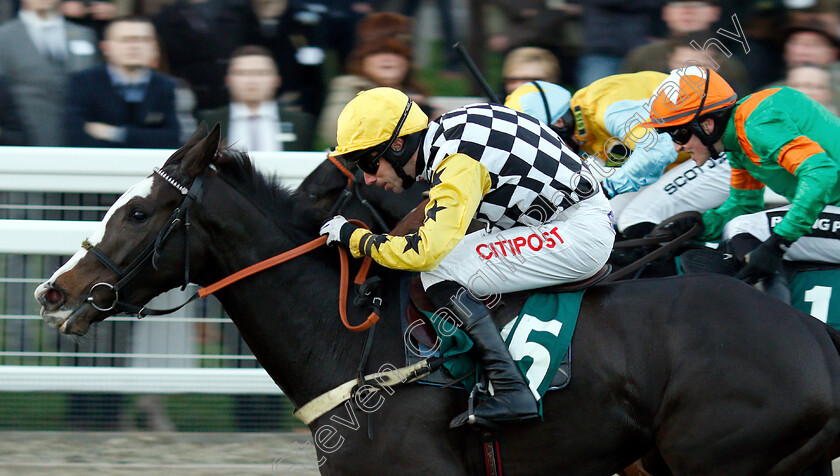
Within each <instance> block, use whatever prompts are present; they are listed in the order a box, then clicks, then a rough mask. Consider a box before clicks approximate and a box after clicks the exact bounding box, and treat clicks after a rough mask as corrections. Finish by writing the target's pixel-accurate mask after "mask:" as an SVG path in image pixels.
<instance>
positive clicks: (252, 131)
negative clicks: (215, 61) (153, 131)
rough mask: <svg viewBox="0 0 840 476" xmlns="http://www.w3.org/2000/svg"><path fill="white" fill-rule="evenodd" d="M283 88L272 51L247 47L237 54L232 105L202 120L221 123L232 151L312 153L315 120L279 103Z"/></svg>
mask: <svg viewBox="0 0 840 476" xmlns="http://www.w3.org/2000/svg"><path fill="white" fill-rule="evenodd" d="M281 84H282V78H281V76H280V72H279V71H278V70H277V64H276V63H275V62H274V59H273V58H272V56H271V51H270V50H269V49H267V48H264V47H262V46H253V45H248V46H243V47H240V48H238V49H237V50H236V51H234V52H233V55H231V59H230V65H229V66H228V72H227V76H226V77H225V85H226V86H227V89H228V94H229V95H230V98H231V102H230V104H229V105H227V106H225V107H222V108H219V109H213V110H209V111H199V114H198V116H199V119H201V120H203V121H205V122H207V123H209V124H215V123H217V122H218V123H219V124H220V125H221V127H222V135H223V136H225V140H226V142H227V144H228V145H229V146H230V147H233V148H236V149H238V150H242V151H246V152H247V151H255V150H257V151H272V152H274V151H281V150H309V149H310V148H311V146H312V126H313V124H314V120H313V119H312V116H310V115H309V114H307V113H305V112H302V111H298V110H295V109H293V108H289V107H285V106H284V105H282V104H280V103H278V102H277V90H278V88H279V87H280V85H281Z"/></svg>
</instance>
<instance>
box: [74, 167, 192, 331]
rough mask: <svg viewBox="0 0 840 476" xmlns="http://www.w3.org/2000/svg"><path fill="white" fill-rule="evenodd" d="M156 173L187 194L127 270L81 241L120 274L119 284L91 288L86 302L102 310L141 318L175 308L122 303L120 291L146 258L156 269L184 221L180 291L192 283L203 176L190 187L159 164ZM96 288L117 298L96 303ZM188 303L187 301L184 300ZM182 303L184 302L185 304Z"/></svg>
mask: <svg viewBox="0 0 840 476" xmlns="http://www.w3.org/2000/svg"><path fill="white" fill-rule="evenodd" d="M154 173H155V174H157V175H159V176H160V177H161V178H163V179H164V180H165V181H166V182H167V183H168V184H170V185H172V186H173V187H175V188H176V189H178V191H179V192H180V193H181V195H182V196H183V197H184V199H183V201H181V204H180V205H179V206H178V207H177V208H175V210H173V211H172V214H171V215H170V216H169V219H168V220H167V221H166V223H165V224H164V225H163V228H162V229H161V230H160V232H158V234H157V236H156V237H155V239H154V240H153V241H152V242H150V243H149V244H148V245H146V247H145V248H144V249H143V251H141V252H140V254H139V255H137V257H136V258H134V260H132V261H131V263H129V264H128V266H126V267H125V269H122V268H120V266H119V265H117V264H116V263H114V261H113V260H111V259H110V258H108V256H107V255H106V254H105V253H103V252H102V251H101V250H99V249H98V248H97V247H96V246H95V245H92V244H91V243H90V241H88V240H84V241H83V242H82V248H83V249H85V250H87V251H89V252H90V253H91V254H93V256H94V257H95V258H96V259H97V260H99V262H100V263H102V264H103V265H104V266H105V267H107V268H108V269H110V270H111V271H112V272H113V273H114V274H115V275H116V276H117V283H116V284H113V285H112V284H110V283H106V282H100V283H96V284H94V285H93V286H91V288H90V291H89V296H88V298H87V302H89V303H90V305H91V306H93V308H94V309H96V310H98V311H102V312H108V311H112V310H117V311H118V312H126V313H129V314H136V315H137V317H138V318H142V317H143V316H144V315H148V314H155V315H157V314H164V313H167V312H172V311H173V310H166V311H157V310H154V309H147V308H146V307H145V306H137V305H134V304H131V303H128V302H123V301H120V300H119V291H120V290H121V289H122V288H123V287H125V285H126V284H128V282H129V281H131V280H132V279H134V277H135V276H137V274H138V273H139V272H140V270H141V268H142V267H143V265H145V264H146V262H147V261H149V260H151V262H152V267H154V268H155V269H157V258H158V256H159V255H160V251H161V249H162V248H163V245H164V243H165V242H166V239H167V238H169V235H170V234H171V233H172V231H173V230H174V229H175V228H176V227H178V225H180V224H181V223H183V224H184V232H185V234H186V236H185V237H184V285H183V286H182V287H181V290H183V289H185V288H186V286H187V284H189V282H190V248H189V246H190V244H189V243H190V208H192V206H193V205H194V204H195V202H196V200H197V199H198V195H199V193H200V192H201V189H202V188H203V187H204V175H203V174H199V175H198V176H196V177H195V180H194V181H193V183H192V185H191V186H190V187H189V188H188V187H186V186H184V185H182V184H181V183H180V182H178V181H177V180H175V179H174V178H173V177H172V176H170V175H169V174H167V173H166V172H164V171H163V170H161V169H160V168H159V167H155V168H154ZM97 287H104V288H108V289H110V290H111V292H113V293H114V300H113V302H112V303H111V304H110V306H103V305H99V304H97V303H96V301H95V299H94V297H93V291H94V289H96V288H97ZM184 304H186V303H184ZM182 306H183V305H182Z"/></svg>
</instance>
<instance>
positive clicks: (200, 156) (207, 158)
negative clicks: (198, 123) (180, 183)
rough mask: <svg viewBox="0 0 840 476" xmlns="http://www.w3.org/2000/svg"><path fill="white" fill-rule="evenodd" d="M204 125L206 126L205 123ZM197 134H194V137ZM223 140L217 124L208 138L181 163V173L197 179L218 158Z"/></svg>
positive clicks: (191, 150) (192, 149)
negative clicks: (217, 154)
mask: <svg viewBox="0 0 840 476" xmlns="http://www.w3.org/2000/svg"><path fill="white" fill-rule="evenodd" d="M202 125H204V123H203V122H202ZM204 127H205V128H206V127H207V126H206V125H204ZM199 129H200V127H199ZM196 134H197V132H196ZM196 134H193V137H195V135H196ZM221 138H222V131H221V127H220V126H219V124H218V123H217V124H216V125H215V126H214V127H213V130H212V131H210V133H208V134H206V137H204V138H203V139H201V140H200V141H198V143H197V144H195V145H194V146H192V147H191V148H190V150H188V151H187V153H186V155H184V160H182V161H181V172H182V173H184V174H186V175H187V176H188V177H195V176H196V175H198V174H200V173H201V172H202V171H203V170H204V169H206V168H207V166H209V165H210V164H211V163H213V162H214V160H215V158H216V152H218V151H219V146H220V145H221Z"/></svg>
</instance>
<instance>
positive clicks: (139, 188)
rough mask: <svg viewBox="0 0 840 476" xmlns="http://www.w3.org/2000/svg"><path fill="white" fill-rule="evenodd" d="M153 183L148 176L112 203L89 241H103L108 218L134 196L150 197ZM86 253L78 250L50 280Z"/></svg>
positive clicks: (93, 243)
mask: <svg viewBox="0 0 840 476" xmlns="http://www.w3.org/2000/svg"><path fill="white" fill-rule="evenodd" d="M153 183H154V179H153V178H152V177H148V178H146V179H145V180H143V181H142V182H140V183H138V184H135V185H134V186H132V187H131V188H130V189H128V191H127V192H125V193H124V194H122V196H120V198H118V199H117V201H116V202H114V204H113V205H111V208H109V209H108V213H106V214H105V218H103V219H102V221H101V222H100V223H99V226H98V227H97V228H96V231H94V232H93V234H92V235H91V236H90V238H88V242H89V243H90V244H91V245H92V246H96V245H97V244H99V242H100V241H102V238H104V237H105V227H106V225H108V220H110V219H111V217H112V216H114V213H115V212H116V211H117V210H119V209H120V208H122V207H123V206H125V204H126V203H128V201H129V200H131V199H132V198H134V197H148V196H149V194H150V193H151V192H152V184H153ZM86 254H87V250H85V249H81V250H79V251H77V252H76V254H74V255H73V256H72V257H71V258H70V260H69V261H67V262H66V263H64V265H63V266H62V267H60V268H58V270H56V272H55V273H53V275H52V277H51V278H50V280H49V281H48V282H49V283H54V282H55V280H56V279H58V277H59V276H61V275H62V274H64V273H66V272H67V271H69V270H71V269H73V268H74V267H75V266H76V265H77V264H79V261H81V260H82V258H84V256H85V255H86ZM36 292H37V291H36Z"/></svg>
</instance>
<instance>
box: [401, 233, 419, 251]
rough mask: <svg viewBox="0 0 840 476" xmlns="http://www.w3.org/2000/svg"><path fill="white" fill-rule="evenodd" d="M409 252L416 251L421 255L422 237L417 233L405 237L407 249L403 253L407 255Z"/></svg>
mask: <svg viewBox="0 0 840 476" xmlns="http://www.w3.org/2000/svg"><path fill="white" fill-rule="evenodd" d="M408 250H414V252H415V253H417V254H420V235H419V234H417V233H412V234H410V235H405V249H404V250H403V253H407V252H408Z"/></svg>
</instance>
